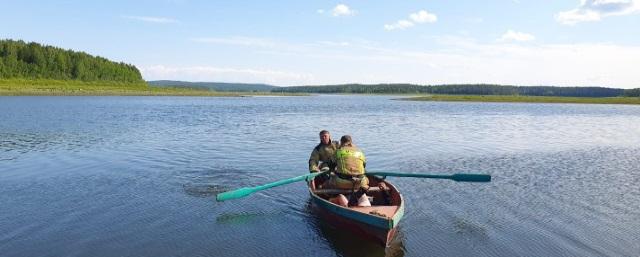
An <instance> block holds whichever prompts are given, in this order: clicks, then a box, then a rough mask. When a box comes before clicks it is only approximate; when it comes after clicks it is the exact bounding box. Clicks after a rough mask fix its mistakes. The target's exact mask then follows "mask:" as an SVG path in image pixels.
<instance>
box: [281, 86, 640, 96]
mask: <svg viewBox="0 0 640 257" xmlns="http://www.w3.org/2000/svg"><path fill="white" fill-rule="evenodd" d="M271 92H290V93H293V92H297V93H318V94H445V95H504V96H509V95H511V96H513V95H516V96H564V97H616V96H639V95H640V89H627V90H625V89H620V88H606V87H552V86H510V85H493V84H450V85H425V86H423V85H414V84H372V85H364V84H344V85H325V86H296V87H279V88H274V89H272V90H271Z"/></svg>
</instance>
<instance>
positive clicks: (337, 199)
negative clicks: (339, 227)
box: [329, 194, 349, 207]
mask: <svg viewBox="0 0 640 257" xmlns="http://www.w3.org/2000/svg"><path fill="white" fill-rule="evenodd" d="M329 201H331V202H332V203H335V204H337V205H340V206H343V207H348V206H349V200H347V197H345V196H344V195H343V194H339V195H338V196H336V197H333V198H331V199H330V200H329Z"/></svg>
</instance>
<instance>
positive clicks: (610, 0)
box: [555, 0, 640, 25]
mask: <svg viewBox="0 0 640 257" xmlns="http://www.w3.org/2000/svg"><path fill="white" fill-rule="evenodd" d="M637 13H640V0H582V1H581V2H580V6H578V8H576V9H573V10H569V11H565V12H559V13H558V14H556V16H555V18H556V20H557V21H558V22H560V23H562V24H565V25H575V24H577V23H580V22H587V21H600V20H602V19H603V18H605V17H609V16H621V15H630V14H637Z"/></svg>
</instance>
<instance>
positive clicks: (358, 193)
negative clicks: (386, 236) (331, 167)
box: [326, 135, 371, 206]
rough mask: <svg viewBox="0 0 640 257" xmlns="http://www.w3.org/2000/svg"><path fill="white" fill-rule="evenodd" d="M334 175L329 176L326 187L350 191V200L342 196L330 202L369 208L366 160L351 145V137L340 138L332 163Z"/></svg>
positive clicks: (358, 150)
mask: <svg viewBox="0 0 640 257" xmlns="http://www.w3.org/2000/svg"><path fill="white" fill-rule="evenodd" d="M333 162H335V164H336V168H335V174H334V175H333V176H331V178H330V179H329V181H328V182H327V185H326V187H331V188H338V189H350V190H351V191H352V192H353V193H352V194H350V195H349V197H350V200H351V201H349V200H348V199H347V197H346V196H344V195H343V194H340V195H338V196H337V197H335V198H332V199H330V200H331V202H333V203H336V204H339V205H342V206H349V205H356V203H357V205H358V206H371V203H370V202H369V198H368V197H367V195H366V193H365V192H366V191H367V190H368V189H369V179H368V178H367V176H365V169H364V168H365V166H366V163H367V161H366V158H365V156H364V153H363V152H362V151H361V150H360V149H359V148H358V147H356V145H355V144H353V141H352V140H351V136H349V135H344V136H342V138H340V147H339V148H338V150H336V154H335V157H334V161H333Z"/></svg>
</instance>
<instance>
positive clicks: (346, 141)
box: [340, 135, 353, 146]
mask: <svg viewBox="0 0 640 257" xmlns="http://www.w3.org/2000/svg"><path fill="white" fill-rule="evenodd" d="M352 145H353V141H351V136H349V135H344V136H342V137H341V138H340V146H352Z"/></svg>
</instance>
